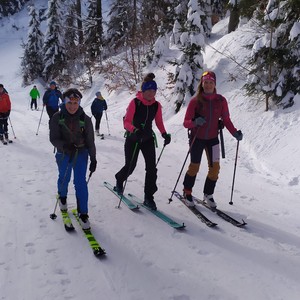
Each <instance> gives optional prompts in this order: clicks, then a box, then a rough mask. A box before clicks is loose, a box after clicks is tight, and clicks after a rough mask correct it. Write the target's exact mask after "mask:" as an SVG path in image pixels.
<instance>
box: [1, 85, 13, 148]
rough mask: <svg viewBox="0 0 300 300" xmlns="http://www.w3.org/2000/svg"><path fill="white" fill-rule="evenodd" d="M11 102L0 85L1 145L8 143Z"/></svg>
mask: <svg viewBox="0 0 300 300" xmlns="http://www.w3.org/2000/svg"><path fill="white" fill-rule="evenodd" d="M10 110H11V102H10V98H9V95H8V94H7V92H6V90H5V88H4V86H3V84H0V141H1V142H2V143H3V144H7V141H9V142H10V140H9V138H8V122H7V120H8V117H9V115H10Z"/></svg>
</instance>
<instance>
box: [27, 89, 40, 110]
mask: <svg viewBox="0 0 300 300" xmlns="http://www.w3.org/2000/svg"><path fill="white" fill-rule="evenodd" d="M29 95H30V97H31V103H30V108H31V110H33V106H34V109H35V110H37V98H40V92H39V90H38V89H37V87H36V85H34V86H33V88H32V90H31V91H30V93H29Z"/></svg>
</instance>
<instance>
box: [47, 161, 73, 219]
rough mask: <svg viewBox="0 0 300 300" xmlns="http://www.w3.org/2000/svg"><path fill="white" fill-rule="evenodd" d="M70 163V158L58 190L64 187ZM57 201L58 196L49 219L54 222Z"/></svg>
mask: <svg viewBox="0 0 300 300" xmlns="http://www.w3.org/2000/svg"><path fill="white" fill-rule="evenodd" d="M71 161H72V157H71V156H70V159H69V161H68V165H67V168H66V172H65V174H64V178H63V180H62V182H61V185H60V188H61V187H62V186H63V185H64V183H65V181H66V178H67V174H68V171H69V168H70V165H71ZM58 201H59V196H57V197H56V203H55V207H54V211H53V213H52V214H50V219H52V220H55V219H56V218H57V215H56V214H55V212H56V208H57V205H58Z"/></svg>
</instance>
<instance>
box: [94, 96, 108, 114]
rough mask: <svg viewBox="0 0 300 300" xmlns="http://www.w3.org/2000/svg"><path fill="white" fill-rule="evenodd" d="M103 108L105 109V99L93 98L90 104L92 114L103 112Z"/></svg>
mask: <svg viewBox="0 0 300 300" xmlns="http://www.w3.org/2000/svg"><path fill="white" fill-rule="evenodd" d="M104 110H107V103H106V101H105V99H99V98H95V99H94V101H93V103H92V106H91V111H92V115H93V116H96V115H97V114H99V113H103V111H104Z"/></svg>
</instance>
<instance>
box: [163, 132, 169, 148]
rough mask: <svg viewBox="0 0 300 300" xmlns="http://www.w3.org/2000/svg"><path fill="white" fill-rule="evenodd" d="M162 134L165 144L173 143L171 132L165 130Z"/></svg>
mask: <svg viewBox="0 0 300 300" xmlns="http://www.w3.org/2000/svg"><path fill="white" fill-rule="evenodd" d="M161 136H162V137H163V138H164V140H165V142H164V146H167V145H169V144H170V143H171V134H169V133H166V132H164V133H163V134H162V135H161Z"/></svg>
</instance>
